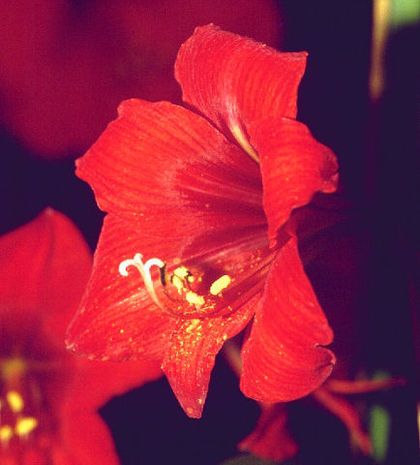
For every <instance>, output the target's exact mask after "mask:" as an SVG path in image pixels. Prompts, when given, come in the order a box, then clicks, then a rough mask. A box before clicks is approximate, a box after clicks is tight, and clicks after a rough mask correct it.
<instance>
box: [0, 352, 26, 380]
mask: <svg viewBox="0 0 420 465" xmlns="http://www.w3.org/2000/svg"><path fill="white" fill-rule="evenodd" d="M26 368H27V366H26V362H25V360H23V359H22V358H19V357H13V358H7V359H5V360H2V361H0V375H1V377H2V378H3V379H4V380H6V381H7V380H9V379H12V378H17V377H19V376H21V375H22V374H23V373H24V372H25V371H26Z"/></svg>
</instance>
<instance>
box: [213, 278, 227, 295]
mask: <svg viewBox="0 0 420 465" xmlns="http://www.w3.org/2000/svg"><path fill="white" fill-rule="evenodd" d="M231 282H232V278H231V277H230V276H229V275H227V274H224V275H223V276H220V278H219V279H216V281H214V282H213V283H212V285H211V286H210V294H212V295H219V294H220V293H221V292H222V291H223V289H226V288H227V287H228V286H229V284H230V283H231Z"/></svg>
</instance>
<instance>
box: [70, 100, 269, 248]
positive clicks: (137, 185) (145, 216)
mask: <svg viewBox="0 0 420 465" xmlns="http://www.w3.org/2000/svg"><path fill="white" fill-rule="evenodd" d="M119 111H120V116H119V118H118V119H117V120H115V121H114V122H113V123H111V124H110V125H109V126H108V128H107V129H106V130H105V132H104V133H103V134H102V136H101V137H100V138H99V140H98V141H97V142H96V143H95V144H94V145H93V147H92V148H91V149H90V150H89V151H88V152H87V154H86V155H85V156H84V157H82V158H81V159H79V160H78V162H77V166H78V169H77V174H78V175H79V176H80V177H81V178H82V179H84V180H86V181H88V182H89V183H90V185H91V186H92V188H93V189H94V191H95V194H96V199H97V201H98V204H99V206H100V207H101V208H102V209H103V210H105V211H108V212H116V211H117V212H118V214H119V215H121V214H123V213H124V212H125V213H129V214H130V215H131V222H132V223H133V224H134V222H137V227H139V228H140V227H141V230H142V231H147V232H148V233H149V234H153V235H154V236H155V237H160V238H161V239H162V240H165V241H167V240H175V239H177V240H178V241H179V240H180V239H182V240H183V241H185V240H188V239H189V238H192V237H195V236H197V235H199V234H203V233H204V232H205V231H207V230H209V229H211V228H212V225H219V224H220V223H225V224H226V225H229V226H231V225H243V224H255V222H257V223H260V222H261V221H262V219H261V212H260V205H261V180H260V175H259V172H258V168H257V167H256V166H255V163H253V162H252V160H248V159H247V157H244V156H243V153H242V151H241V150H240V149H239V148H238V147H236V146H235V145H234V144H231V143H230V142H228V141H227V140H226V138H225V137H224V136H223V135H222V134H221V133H220V132H218V131H217V130H216V129H215V128H214V127H213V126H211V125H210V124H209V123H208V122H207V121H206V120H205V119H204V118H202V117H200V116H199V115H196V114H194V113H192V112H190V111H188V110H186V109H184V108H182V107H180V106H176V105H172V104H170V103H167V102H159V103H150V102H145V101H142V100H128V101H125V102H123V104H122V105H121V106H120V110H119ZM232 212H235V214H234V215H233V214H232ZM168 230H170V231H171V233H170V234H168ZM168 236H169V237H168Z"/></svg>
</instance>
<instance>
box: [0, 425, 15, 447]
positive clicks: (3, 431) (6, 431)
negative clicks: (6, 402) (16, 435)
mask: <svg viewBox="0 0 420 465" xmlns="http://www.w3.org/2000/svg"><path fill="white" fill-rule="evenodd" d="M12 437H13V429H12V427H11V426H9V425H3V426H1V427H0V443H2V444H6V445H7V444H8V443H9V441H10V440H11V439H12Z"/></svg>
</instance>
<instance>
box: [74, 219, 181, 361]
mask: <svg viewBox="0 0 420 465" xmlns="http://www.w3.org/2000/svg"><path fill="white" fill-rule="evenodd" d="M172 248H173V247H172ZM138 252H139V253H142V254H144V256H145V257H146V259H149V258H152V257H160V256H162V255H163V256H169V257H173V256H174V251H173V250H172V249H171V245H170V244H168V243H165V242H163V241H162V242H160V241H156V240H155V239H154V238H151V237H150V236H146V235H144V234H141V232H140V231H139V230H138V229H137V228H136V224H134V225H133V224H130V219H129V218H125V219H121V218H119V217H117V216H115V215H108V216H107V217H106V218H105V221H104V226H103V229H102V233H101V237H100V240H99V243H98V247H97V250H96V253H95V259H94V265H93V271H92V276H91V279H90V281H89V283H88V287H87V289H86V292H85V295H84V297H83V299H82V302H81V304H80V308H79V311H78V313H77V314H76V316H75V318H74V319H73V321H72V323H71V325H70V327H69V329H68V331H67V341H66V343H67V345H68V347H69V348H70V349H72V350H74V351H76V352H78V353H80V354H83V355H85V356H88V357H89V358H97V359H101V360H114V361H119V360H130V359H155V360H161V359H162V357H163V351H164V349H165V346H166V345H167V340H168V337H169V334H170V333H171V331H172V327H173V325H174V320H173V319H172V318H170V317H169V316H168V315H167V314H166V313H163V312H162V311H161V310H160V309H159V307H157V306H156V305H155V304H154V303H153V301H152V300H151V298H150V296H149V294H148V292H147V291H146V289H145V287H144V283H143V281H142V279H141V277H140V274H139V273H137V270H135V269H134V270H132V271H131V270H130V272H129V276H127V277H124V276H121V275H120V274H119V265H120V263H121V262H122V261H123V260H126V259H130V258H132V257H133V256H134V255H135V254H136V253H138Z"/></svg>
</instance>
